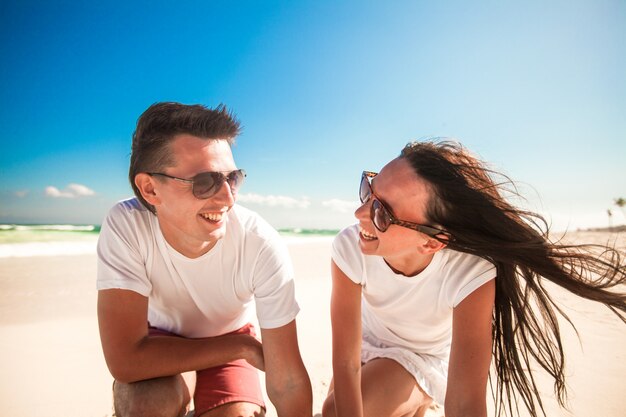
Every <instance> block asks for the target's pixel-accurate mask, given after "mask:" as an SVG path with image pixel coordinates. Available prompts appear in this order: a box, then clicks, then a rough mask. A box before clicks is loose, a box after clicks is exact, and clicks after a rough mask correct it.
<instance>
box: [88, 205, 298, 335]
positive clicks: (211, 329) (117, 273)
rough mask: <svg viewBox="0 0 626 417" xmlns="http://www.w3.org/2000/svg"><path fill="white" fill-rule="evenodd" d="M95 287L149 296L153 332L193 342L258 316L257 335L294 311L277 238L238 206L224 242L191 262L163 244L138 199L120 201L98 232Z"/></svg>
mask: <svg viewBox="0 0 626 417" xmlns="http://www.w3.org/2000/svg"><path fill="white" fill-rule="evenodd" d="M97 288H98V290H104V289H110V288H122V289H128V290H132V291H135V292H137V293H139V294H141V295H144V296H146V297H149V307H148V321H149V323H150V325H151V326H154V327H158V328H160V329H163V330H167V331H170V332H173V333H176V334H179V335H181V336H185V337H190V338H198V337H211V336H218V335H222V334H225V333H229V332H231V331H234V330H237V329H239V328H240V327H242V326H244V325H245V324H246V323H249V322H250V321H251V320H252V319H253V318H254V313H255V310H256V315H257V317H258V321H259V325H260V327H261V328H276V327H280V326H283V325H285V324H287V323H289V322H291V321H292V320H293V319H294V318H295V317H296V315H297V313H298V311H299V307H298V304H297V302H296V300H295V295H294V294H295V291H294V282H293V268H292V265H291V261H290V258H289V254H288V251H287V248H286V246H285V245H284V243H283V241H282V239H281V238H280V236H279V235H278V233H277V232H276V231H275V230H274V229H273V228H272V227H271V226H270V225H269V224H267V223H266V222H265V221H264V220H263V219H262V218H260V217H259V216H258V215H257V214H256V213H254V212H252V211H250V210H247V209H245V208H243V207H241V206H238V205H235V206H233V208H232V209H231V210H230V211H229V212H228V214H227V220H226V233H225V235H224V237H223V238H222V239H220V240H219V241H218V242H217V244H216V245H215V246H214V247H213V248H212V249H211V250H210V251H209V252H207V253H206V254H204V255H202V256H200V257H199V258H195V259H191V258H187V257H186V256H184V255H182V254H180V253H179V252H177V251H176V250H175V249H173V248H172V247H171V246H170V245H169V244H168V243H167V242H166V240H165V238H164V237H163V234H162V233H161V229H160V227H159V223H158V220H157V217H156V216H155V215H154V214H152V213H151V212H149V211H148V210H147V209H146V208H145V207H144V206H143V205H142V204H141V203H139V201H138V200H137V199H136V198H132V199H129V200H124V201H121V202H119V203H118V204H117V205H116V206H114V207H113V208H112V209H111V211H110V212H109V214H108V215H107V217H106V219H105V221H104V223H103V225H102V229H101V231H100V237H99V240H98V280H97Z"/></svg>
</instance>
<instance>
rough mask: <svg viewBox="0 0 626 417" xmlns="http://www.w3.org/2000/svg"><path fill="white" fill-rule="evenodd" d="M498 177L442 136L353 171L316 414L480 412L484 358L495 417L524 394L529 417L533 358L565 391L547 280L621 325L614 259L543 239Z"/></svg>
mask: <svg viewBox="0 0 626 417" xmlns="http://www.w3.org/2000/svg"><path fill="white" fill-rule="evenodd" d="M496 175H497V173H495V172H493V171H490V170H489V169H487V168H486V167H485V165H484V164H483V163H482V162H481V161H479V160H477V159H476V158H474V157H473V156H472V155H470V153H469V152H468V151H467V150H466V149H464V148H463V147H462V146H460V145H458V144H455V143H451V142H440V143H432V142H415V143H410V144H408V145H407V146H406V147H405V148H404V149H403V150H402V153H401V155H400V156H399V157H398V158H396V159H394V160H393V161H391V162H390V163H389V164H387V165H386V166H385V167H384V168H383V169H382V171H381V172H380V173H379V174H376V173H372V172H364V173H363V176H362V178H361V187H360V198H361V202H362V205H361V207H360V208H358V209H357V211H356V213H355V216H356V217H357V219H358V221H359V222H358V225H353V226H351V227H348V228H346V229H344V230H343V231H342V232H341V233H340V234H339V235H338V236H337V238H336V239H335V241H334V242H333V251H332V256H333V262H332V277H333V293H332V299H331V318H332V326H333V371H334V377H333V384H332V386H331V390H330V392H329V395H328V398H327V399H326V402H325V404H324V408H323V415H324V417H331V416H377V417H384V416H409V417H410V416H416V417H418V416H423V415H424V413H425V412H426V410H427V408H428V406H429V405H430V404H431V402H432V401H433V400H435V401H437V402H438V403H441V404H444V407H445V412H446V416H447V417H453V416H464V417H468V416H486V414H487V413H486V387H487V380H488V376H489V366H490V363H491V358H492V355H493V358H494V365H495V371H496V373H497V384H496V390H495V395H496V408H497V412H498V415H499V414H500V413H501V412H502V410H503V409H504V408H505V407H506V408H508V409H509V411H510V414H511V415H513V414H514V410H515V409H516V405H515V404H516V403H517V400H518V399H521V401H522V402H523V403H524V404H525V405H526V407H527V408H528V410H529V412H530V413H531V414H532V415H533V416H537V415H538V414H539V412H540V411H541V412H543V405H542V402H541V398H540V396H539V394H538V390H537V386H536V384H535V381H534V379H533V376H532V374H531V373H527V372H525V371H524V370H525V369H529V368H530V364H531V363H535V362H536V363H538V364H539V365H540V366H541V367H542V368H543V369H545V370H546V371H547V372H548V373H549V374H550V375H551V376H552V377H553V378H554V379H555V390H556V394H557V398H558V399H559V402H560V403H561V405H563V403H564V399H565V394H566V392H565V381H564V354H563V350H562V346H561V339H560V333H559V328H558V323H557V316H556V312H555V309H556V311H558V312H559V313H560V314H563V315H564V313H563V312H562V311H560V310H559V309H558V307H557V306H556V305H555V304H554V303H553V301H552V299H551V297H550V295H549V294H548V292H547V291H546V289H545V288H544V284H545V282H546V281H551V282H553V283H555V284H557V285H560V286H561V287H563V288H566V289H567V290H569V291H571V292H573V293H575V294H577V295H579V296H581V297H585V298H588V299H591V300H595V301H598V302H601V303H603V304H605V305H606V306H607V307H609V308H610V309H611V310H612V311H614V312H615V313H616V314H617V315H618V316H619V317H620V318H621V319H622V320H623V321H624V320H625V318H624V316H625V315H624V312H625V310H626V303H625V300H626V295H625V294H624V293H620V292H618V291H616V290H613V287H616V286H618V285H620V284H623V283H624V282H625V281H626V270H625V268H624V265H623V264H622V263H621V261H620V256H619V253H618V252H617V251H616V250H614V249H612V248H605V247H601V248H598V247H594V246H591V245H586V246H582V245H576V246H570V245H562V244H559V243H553V242H551V241H550V240H549V238H548V227H547V224H546V222H545V221H544V219H543V218H542V217H541V216H539V215H537V214H534V213H530V212H527V211H523V210H520V209H518V208H515V207H513V206H512V205H510V204H509V203H508V202H507V201H506V200H505V199H504V198H503V197H502V195H501V191H504V189H503V188H502V183H500V182H496V181H495V180H494V179H493V178H492V177H493V176H496ZM504 178H505V180H506V181H505V182H504V183H508V184H510V181H509V180H508V179H507V178H506V177H504ZM594 249H601V251H599V252H596V251H595V250H594ZM596 253H599V255H597V254H596ZM566 318H567V317H566Z"/></svg>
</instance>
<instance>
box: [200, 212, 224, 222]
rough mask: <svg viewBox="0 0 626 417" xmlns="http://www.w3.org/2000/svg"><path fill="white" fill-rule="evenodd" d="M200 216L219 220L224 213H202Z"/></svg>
mask: <svg viewBox="0 0 626 417" xmlns="http://www.w3.org/2000/svg"><path fill="white" fill-rule="evenodd" d="M201 216H202V217H204V218H205V219H207V220H211V221H212V222H219V221H220V220H222V217H224V213H202V214H201Z"/></svg>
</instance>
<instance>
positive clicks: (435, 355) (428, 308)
mask: <svg viewBox="0 0 626 417" xmlns="http://www.w3.org/2000/svg"><path fill="white" fill-rule="evenodd" d="M332 258H333V261H334V262H335V264H336V265H337V266H338V267H339V269H341V270H342V271H343V273H344V274H346V276H347V277H348V278H350V280H352V281H353V282H355V283H356V284H359V285H361V286H362V306H361V316H362V325H363V337H364V348H363V351H364V356H363V357H362V359H364V362H367V359H368V357H371V356H377V355H378V356H384V355H382V354H381V352H377V353H376V354H371V352H370V354H369V355H368V352H367V351H368V348H370V347H371V348H372V349H374V350H375V349H381V350H385V349H387V348H400V350H398V351H399V352H400V351H403V350H404V351H408V352H412V353H413V356H415V355H418V356H419V357H420V358H410V357H409V358H408V360H409V361H410V362H415V360H413V359H418V361H417V362H418V363H417V364H415V363H412V364H411V365H410V366H411V367H413V368H418V369H417V371H419V372H420V373H421V375H415V369H413V370H409V371H410V372H411V373H413V374H414V376H416V379H418V382H420V385H422V388H424V389H427V388H428V387H424V386H423V385H427V386H430V387H431V391H433V392H429V394H431V396H435V397H439V398H436V399H439V400H440V401H443V399H442V397H443V395H445V378H446V377H447V375H446V374H447V363H448V359H449V355H450V344H451V341H452V313H453V309H454V307H456V306H457V305H458V304H459V303H460V302H461V301H462V300H463V299H464V298H465V297H467V296H468V295H469V294H471V293H472V292H473V291H474V290H476V289H477V288H478V287H480V286H481V285H483V284H485V283H486V282H487V281H489V280H491V279H494V278H495V276H496V269H495V266H494V265H493V264H492V263H490V262H488V261H486V260H485V259H482V258H480V257H477V256H474V255H470V254H466V253H461V252H457V251H453V250H450V249H442V250H440V251H438V252H436V253H435V255H434V257H433V259H432V261H431V262H430V264H429V265H428V266H427V267H426V269H424V270H423V271H422V272H420V273H419V274H417V275H415V276H412V277H407V276H404V275H401V274H397V273H395V272H394V271H393V270H392V269H391V268H390V267H389V266H388V265H387V263H386V262H385V260H384V259H383V258H382V257H380V256H372V255H364V254H363V253H362V252H361V249H360V248H359V230H358V225H352V226H350V227H347V228H346V229H344V230H343V231H341V233H339V235H337V237H336V238H335V240H334V241H333V247H332ZM405 353H406V352H405ZM389 356H390V357H392V359H395V358H394V357H393V355H389ZM424 360H426V362H428V363H423V362H424ZM399 362H401V364H402V361H399ZM433 363H435V364H436V366H437V367H438V369H439V371H440V372H439V373H440V374H444V375H440V376H438V377H437V378H435V379H441V377H443V381H439V382H437V381H426V382H425V381H424V380H425V379H426V380H428V379H433V378H431V377H428V376H426V377H424V374H429V373H431V372H432V369H430V368H432V364H433ZM403 365H404V364H403ZM405 367H407V366H405ZM426 367H427V368H429V369H423V368H426ZM442 383H443V386H441V385H442ZM435 391H437V392H438V393H435ZM441 391H443V393H442V392H441ZM427 392H428V389H427Z"/></svg>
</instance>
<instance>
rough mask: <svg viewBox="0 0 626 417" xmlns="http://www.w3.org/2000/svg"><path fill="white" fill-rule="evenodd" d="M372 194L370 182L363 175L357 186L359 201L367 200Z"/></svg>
mask: <svg viewBox="0 0 626 417" xmlns="http://www.w3.org/2000/svg"><path fill="white" fill-rule="evenodd" d="M371 195H372V189H371V187H370V182H369V180H368V179H367V177H366V176H365V175H363V176H362V177H361V186H360V187H359V198H360V199H361V203H365V202H366V201H367V200H369V198H370V196H371Z"/></svg>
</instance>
